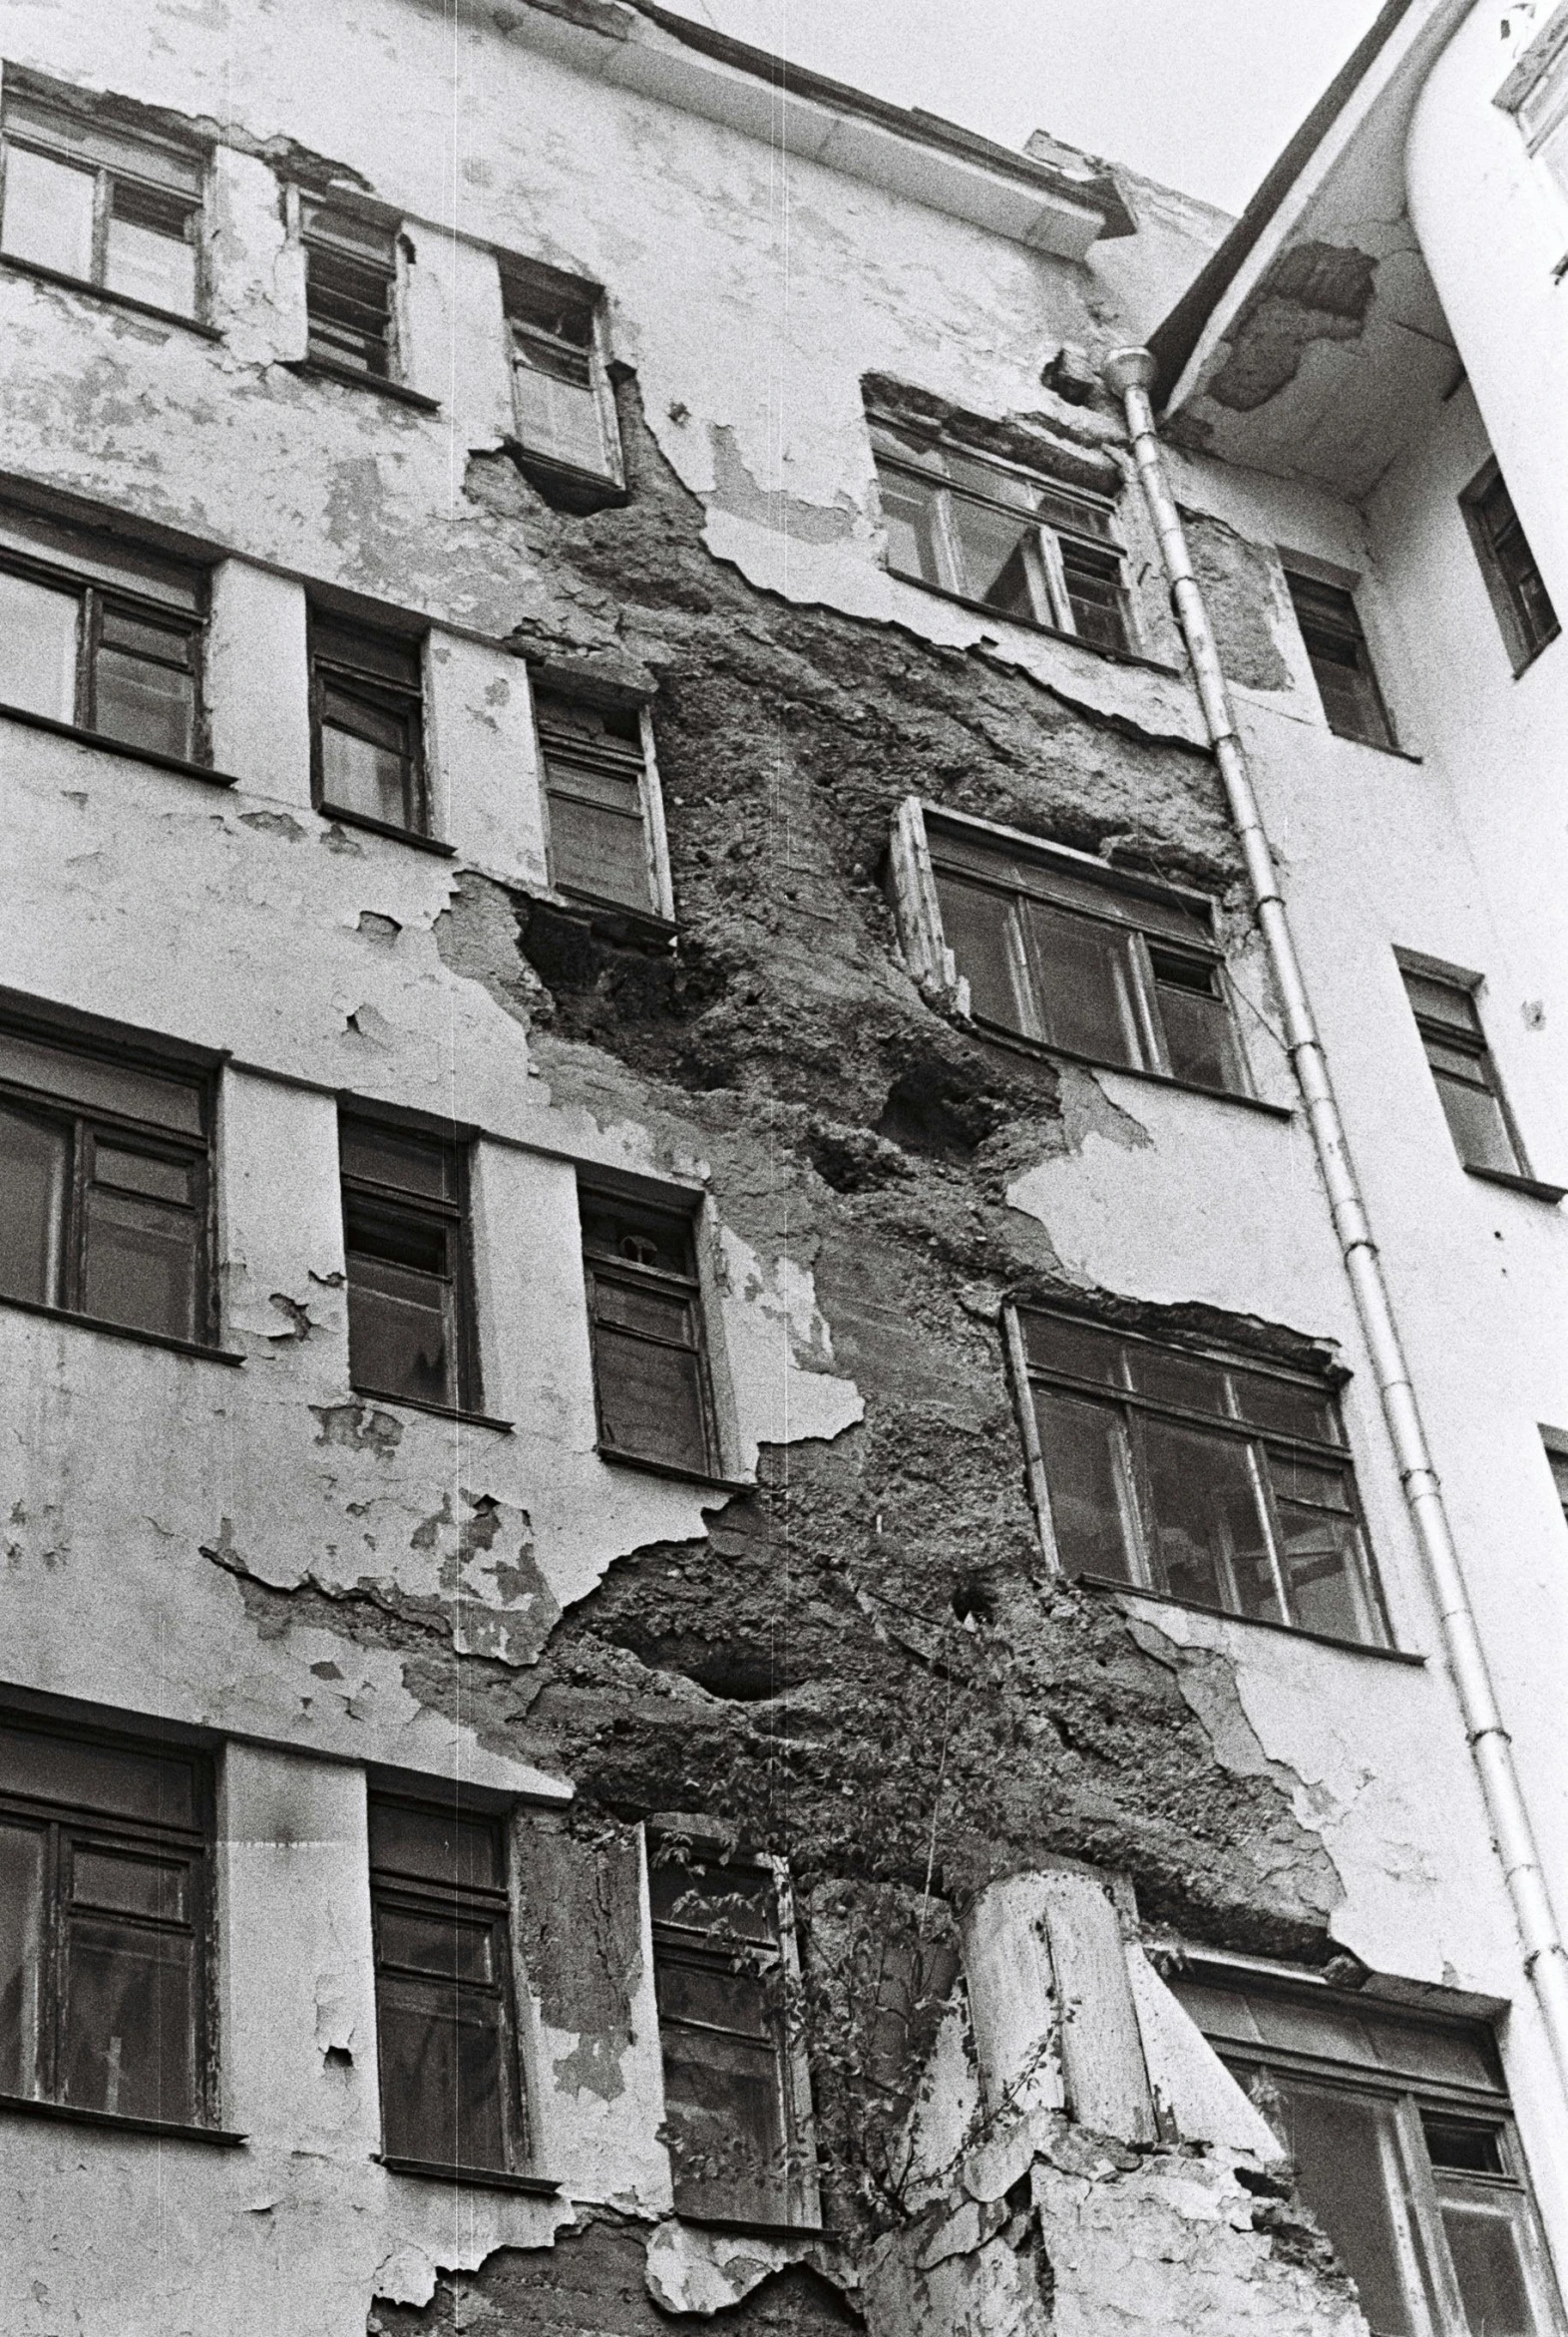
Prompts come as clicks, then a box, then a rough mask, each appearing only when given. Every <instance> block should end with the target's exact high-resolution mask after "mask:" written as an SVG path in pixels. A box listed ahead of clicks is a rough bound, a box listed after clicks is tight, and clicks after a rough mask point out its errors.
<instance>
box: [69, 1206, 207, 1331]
mask: <svg viewBox="0 0 1568 2337" xmlns="http://www.w3.org/2000/svg"><path fill="white" fill-rule="evenodd" d="M86 1209H87V1228H86V1244H87V1259H86V1268H85V1272H84V1275H83V1283H82V1307H83V1311H84V1312H85V1313H86V1314H89V1315H96V1316H98V1317H99V1319H100V1320H101V1321H102V1322H105V1323H134V1324H135V1325H136V1327H137V1329H138V1330H139V1331H161V1332H164V1333H165V1334H167V1336H168V1337H169V1338H171V1339H195V1338H196V1264H197V1257H198V1251H199V1245H200V1238H201V1229H200V1224H199V1221H198V1219H197V1217H196V1213H195V1211H193V1210H190V1209H168V1208H165V1207H163V1206H162V1205H161V1204H160V1203H158V1202H155V1201H145V1200H134V1199H133V1198H132V1197H131V1196H130V1195H129V1194H126V1193H116V1192H110V1191H107V1190H105V1189H104V1188H102V1187H100V1186H96V1185H94V1186H90V1187H89V1188H88V1193H87V1202H86Z"/></svg>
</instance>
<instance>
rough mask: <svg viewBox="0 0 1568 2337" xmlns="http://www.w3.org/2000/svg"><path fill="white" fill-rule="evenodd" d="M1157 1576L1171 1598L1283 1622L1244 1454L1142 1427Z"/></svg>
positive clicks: (1185, 1432)
mask: <svg viewBox="0 0 1568 2337" xmlns="http://www.w3.org/2000/svg"><path fill="white" fill-rule="evenodd" d="M1143 1448H1144V1462H1145V1466H1146V1469H1147V1472H1148V1490H1149V1506H1150V1509H1151V1511H1152V1518H1151V1523H1152V1527H1153V1536H1154V1548H1155V1558H1156V1571H1157V1574H1158V1575H1160V1576H1163V1578H1164V1587H1166V1588H1167V1589H1168V1590H1169V1591H1170V1593H1171V1595H1172V1597H1173V1598H1178V1599H1195V1600H1196V1601H1197V1602H1198V1604H1199V1605H1200V1606H1204V1607H1218V1608H1220V1609H1222V1610H1223V1611H1225V1612H1228V1613H1230V1614H1233V1615H1261V1616H1265V1617H1267V1618H1268V1619H1269V1620H1270V1621H1272V1622H1276V1623H1279V1622H1283V1621H1284V1620H1285V1618H1284V1617H1283V1616H1282V1614H1281V1612H1280V1602H1279V1594H1278V1592H1277V1590H1276V1588H1275V1582H1274V1569H1273V1567H1272V1565H1271V1564H1270V1560H1269V1544H1268V1537H1267V1534H1266V1532H1265V1528H1264V1522H1263V1513H1262V1511H1261V1509H1260V1507H1259V1504H1258V1497H1257V1493H1256V1491H1255V1489H1254V1486H1253V1480H1252V1470H1251V1468H1250V1466H1249V1462H1248V1453H1247V1447H1246V1446H1245V1445H1244V1444H1241V1443H1239V1442H1235V1441H1233V1440H1232V1439H1231V1438H1230V1437H1228V1436H1227V1437H1219V1436H1205V1435H1204V1434H1203V1433H1202V1431H1201V1430H1199V1429H1196V1428H1177V1427H1174V1426H1171V1425H1170V1424H1169V1423H1167V1422H1166V1421H1163V1420H1147V1421H1145V1422H1144V1424H1143Z"/></svg>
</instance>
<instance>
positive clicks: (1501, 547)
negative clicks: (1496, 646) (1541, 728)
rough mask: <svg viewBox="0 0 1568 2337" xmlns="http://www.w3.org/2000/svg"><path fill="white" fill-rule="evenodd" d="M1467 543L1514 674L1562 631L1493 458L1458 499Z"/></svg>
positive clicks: (1520, 671)
mask: <svg viewBox="0 0 1568 2337" xmlns="http://www.w3.org/2000/svg"><path fill="white" fill-rule="evenodd" d="M1459 509H1460V510H1461V511H1462V513H1463V514H1464V523H1465V526H1466V527H1467V528H1468V529H1469V531H1470V542H1471V543H1472V544H1473V545H1474V547H1475V556H1476V558H1477V560H1478V561H1479V562H1480V564H1481V574H1482V576H1483V577H1484V578H1485V580H1486V589H1487V591H1488V593H1489V594H1490V596H1491V603H1492V607H1493V608H1494V609H1495V611H1496V614H1497V622H1498V625H1499V627H1500V628H1501V631H1502V636H1503V639H1504V641H1505V642H1506V643H1507V647H1508V655H1509V658H1510V659H1511V661H1512V664H1513V669H1514V671H1515V673H1522V672H1523V671H1524V669H1525V667H1526V666H1527V665H1529V664H1532V663H1533V662H1534V660H1535V659H1536V658H1537V657H1538V656H1539V655H1540V653H1541V651H1542V650H1543V649H1544V648H1545V647H1546V645H1547V643H1548V642H1549V641H1555V640H1556V638H1557V635H1558V633H1559V632H1560V631H1561V630H1562V627H1561V625H1560V624H1559V623H1558V621H1557V611H1556V609H1555V608H1554V607H1553V606H1552V598H1551V594H1550V593H1549V592H1548V591H1547V589H1546V581H1545V579H1544V578H1543V577H1542V575H1541V572H1540V569H1539V568H1538V567H1537V566H1536V561H1535V555H1534V553H1533V552H1532V551H1531V550H1530V546H1529V542H1528V540H1527V538H1526V536H1525V533H1524V530H1523V528H1522V527H1521V526H1520V525H1519V515H1518V513H1517V512H1516V511H1515V510H1514V508H1513V498H1512V496H1511V495H1510V494H1509V493H1508V486H1507V482H1506V481H1505V479H1504V478H1503V475H1502V473H1501V471H1499V470H1498V468H1497V465H1496V463H1495V462H1489V463H1487V464H1486V465H1485V467H1484V469H1482V470H1481V471H1480V472H1478V473H1477V475H1476V476H1475V478H1474V479H1472V480H1471V482H1470V484H1469V486H1468V487H1467V488H1466V489H1465V491H1464V493H1463V495H1462V496H1461V497H1460V498H1459Z"/></svg>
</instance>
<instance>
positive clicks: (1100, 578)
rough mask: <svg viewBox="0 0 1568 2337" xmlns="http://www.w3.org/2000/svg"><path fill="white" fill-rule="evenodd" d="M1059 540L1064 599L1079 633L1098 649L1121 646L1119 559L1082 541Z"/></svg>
mask: <svg viewBox="0 0 1568 2337" xmlns="http://www.w3.org/2000/svg"><path fill="white" fill-rule="evenodd" d="M1060 543H1061V567H1062V575H1063V577H1064V579H1065V581H1066V585H1067V600H1068V604H1069V605H1070V607H1071V609H1072V617H1073V622H1074V624H1075V625H1076V626H1077V628H1078V632H1079V635H1080V636H1081V638H1082V639H1084V640H1086V641H1094V642H1097V643H1098V645H1099V646H1100V647H1101V648H1102V649H1125V648H1126V647H1127V646H1128V642H1127V617H1126V611H1125V609H1124V608H1123V605H1122V595H1121V562H1120V561H1119V560H1117V559H1116V558H1115V556H1114V555H1113V554H1110V553H1103V552H1091V551H1090V550H1089V548H1088V547H1087V546H1086V545H1082V544H1074V543H1072V542H1070V540H1068V539H1067V538H1065V537H1063V538H1062V539H1061V540H1060Z"/></svg>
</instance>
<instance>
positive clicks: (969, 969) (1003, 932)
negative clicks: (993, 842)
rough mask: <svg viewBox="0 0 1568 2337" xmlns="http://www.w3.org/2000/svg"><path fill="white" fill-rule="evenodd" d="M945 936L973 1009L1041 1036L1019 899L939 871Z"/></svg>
mask: <svg viewBox="0 0 1568 2337" xmlns="http://www.w3.org/2000/svg"><path fill="white" fill-rule="evenodd" d="M937 898H938V900H939V901H940V902H941V904H942V930H943V939H944V940H945V941H946V943H947V945H948V948H949V949H950V950H951V951H952V952H953V956H954V962H955V964H956V965H957V967H958V970H959V972H960V974H963V975H964V977H965V979H966V980H967V981H968V983H969V985H970V1009H971V1011H972V1012H973V1013H975V1014H977V1015H979V1017H980V1020H981V1021H982V1022H995V1023H998V1024H999V1025H1000V1026H1001V1028H1002V1029H1003V1030H1017V1031H1021V1032H1022V1033H1023V1034H1024V1035H1025V1036H1026V1037H1029V1038H1038V1037H1039V1036H1040V1035H1041V1032H1040V1027H1039V1020H1038V1016H1037V1014H1036V1012H1035V1008H1034V1001H1033V998H1032V996H1031V994H1030V990H1029V977H1028V970H1027V967H1026V965H1025V962H1024V957H1023V941H1022V936H1021V934H1020V932H1019V928H1018V904H1017V902H1016V901H1015V900H1013V899H1012V898H1011V897H1010V896H1009V895H1007V894H1005V893H992V892H990V891H989V890H988V889H987V888H985V887H983V886H980V885H966V884H963V883H961V882H960V881H959V880H958V879H957V878H955V877H950V876H945V875H942V874H940V873H939V875H938V877H937Z"/></svg>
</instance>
